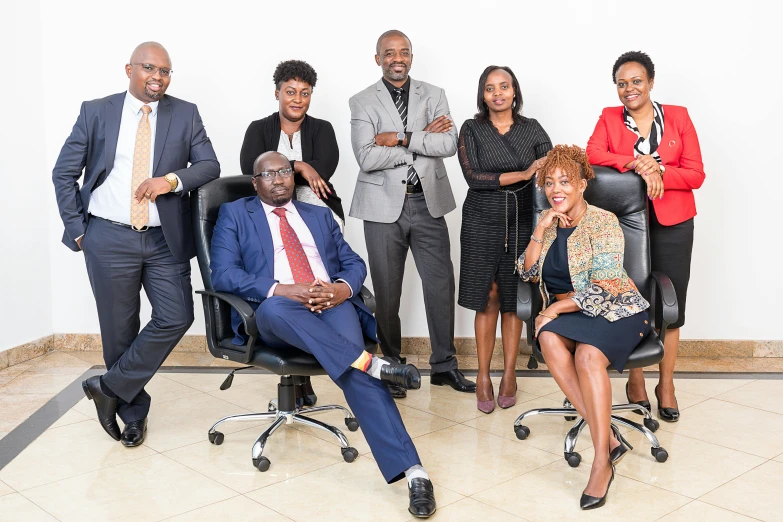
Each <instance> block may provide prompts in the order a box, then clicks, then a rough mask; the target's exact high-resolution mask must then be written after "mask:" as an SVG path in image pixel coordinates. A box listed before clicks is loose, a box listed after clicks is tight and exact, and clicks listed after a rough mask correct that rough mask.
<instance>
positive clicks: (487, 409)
mask: <svg viewBox="0 0 783 522" xmlns="http://www.w3.org/2000/svg"><path fill="white" fill-rule="evenodd" d="M490 386H491V388H490V389H491V390H492V398H491V399H490V400H488V401H482V400H479V398H478V392H476V408H478V410H479V411H480V412H481V413H486V414H490V413H492V412H493V411H495V387H494V386H492V383H491V382H490Z"/></svg>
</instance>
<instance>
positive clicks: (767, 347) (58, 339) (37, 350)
mask: <svg viewBox="0 0 783 522" xmlns="http://www.w3.org/2000/svg"><path fill="white" fill-rule="evenodd" d="M454 345H455V347H456V348H457V355H476V340H475V339H474V338H473V337H457V338H456V339H454ZM53 350H57V351H61V352H100V351H101V336H100V335H98V334H54V335H48V336H46V337H42V338H40V339H37V340H35V341H31V342H29V343H25V344H23V345H20V346H15V347H13V348H10V349H8V350H4V351H2V352H0V370H2V369H4V368H7V367H9V366H13V365H15V364H20V363H23V362H25V361H29V360H30V359H34V358H36V357H40V356H41V355H45V354H47V353H49V352H51V351H53ZM174 351H175V352H179V353H207V352H208V351H209V350H208V349H207V340H206V337H205V336H203V335H186V336H185V337H183V338H182V340H181V341H180V342H179V344H178V345H177V346H176V348H174ZM402 353H403V355H404V356H405V355H428V354H429V353H430V339H429V337H404V338H403V339H402ZM519 353H520V354H521V355H529V354H530V346H528V345H527V343H526V342H525V340H524V339H523V340H522V341H521V342H520V344H519ZM493 354H495V355H502V354H503V343H502V341H501V339H500V338H497V339H496V340H495V349H494V351H493ZM678 355H679V356H681V357H756V358H760V357H783V341H736V340H730V341H715V340H682V341H680V351H679V354H678Z"/></svg>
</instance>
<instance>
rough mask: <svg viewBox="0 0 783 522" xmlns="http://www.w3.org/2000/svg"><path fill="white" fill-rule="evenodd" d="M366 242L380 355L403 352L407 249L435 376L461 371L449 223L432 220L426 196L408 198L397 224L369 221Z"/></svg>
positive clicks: (365, 232) (416, 195) (444, 220)
mask: <svg viewBox="0 0 783 522" xmlns="http://www.w3.org/2000/svg"><path fill="white" fill-rule="evenodd" d="M364 238H365V242H366V244H367V256H368V258H369V262H370V276H371V277H372V286H373V289H374V291H375V301H376V310H375V319H376V320H377V322H378V339H379V340H380V341H381V351H382V352H383V354H384V355H385V356H387V357H399V356H400V351H401V348H402V346H401V345H402V329H401V325H400V297H401V296H402V280H403V274H404V272H405V259H406V258H407V257H408V249H410V250H411V251H412V252H413V259H414V261H415V262H416V269H417V270H418V271H419V277H421V282H422V286H423V289H424V307H425V310H426V313H427V327H428V328H429V333H430V345H431V346H432V355H431V356H430V366H431V367H432V372H433V373H436V372H445V371H448V370H453V369H456V368H457V358H456V353H457V350H456V348H455V347H454V307H455V305H454V266H453V265H452V263H451V244H450V241H449V229H448V226H447V225H446V219H445V218H443V217H440V218H433V217H432V215H431V214H430V212H429V210H428V209H427V201H426V200H425V199H424V194H422V193H419V194H410V195H407V196H405V203H404V204H403V207H402V213H401V214H400V217H399V218H398V219H397V221H396V222H394V223H375V222H372V221H365V222H364Z"/></svg>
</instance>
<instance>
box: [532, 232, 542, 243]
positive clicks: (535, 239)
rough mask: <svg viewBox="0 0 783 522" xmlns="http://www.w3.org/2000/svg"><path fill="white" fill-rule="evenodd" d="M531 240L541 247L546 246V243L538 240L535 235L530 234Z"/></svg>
mask: <svg viewBox="0 0 783 522" xmlns="http://www.w3.org/2000/svg"><path fill="white" fill-rule="evenodd" d="M530 239H532V240H533V241H535V242H536V243H538V244H539V245H543V244H544V242H543V241H542V240H541V239H538V238H537V237H536V236H534V235H533V234H530Z"/></svg>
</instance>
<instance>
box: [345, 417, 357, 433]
mask: <svg viewBox="0 0 783 522" xmlns="http://www.w3.org/2000/svg"><path fill="white" fill-rule="evenodd" d="M345 426H346V427H347V428H348V431H356V430H358V429H359V421H357V420H356V419H354V418H350V419H345Z"/></svg>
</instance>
